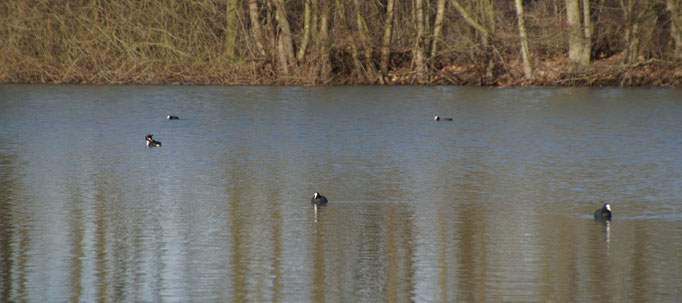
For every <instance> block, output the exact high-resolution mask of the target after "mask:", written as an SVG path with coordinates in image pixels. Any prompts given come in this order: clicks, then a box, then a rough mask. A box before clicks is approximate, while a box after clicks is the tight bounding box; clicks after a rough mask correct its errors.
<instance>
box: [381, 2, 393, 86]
mask: <svg viewBox="0 0 682 303" xmlns="http://www.w3.org/2000/svg"><path fill="white" fill-rule="evenodd" d="M394 7H395V0H388V2H387V3H386V20H385V21H384V35H383V37H382V39H381V63H380V65H381V66H380V67H381V75H382V77H386V76H387V75H388V59H389V55H390V54H391V47H390V46H391V32H392V29H393V10H394ZM382 80H383V79H382Z"/></svg>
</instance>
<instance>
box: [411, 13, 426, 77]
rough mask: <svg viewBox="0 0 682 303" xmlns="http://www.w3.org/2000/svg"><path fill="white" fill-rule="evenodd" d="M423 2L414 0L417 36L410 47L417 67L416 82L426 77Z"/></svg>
mask: <svg viewBox="0 0 682 303" xmlns="http://www.w3.org/2000/svg"><path fill="white" fill-rule="evenodd" d="M423 4H424V2H423V1H422V0H415V6H414V9H415V15H416V17H417V18H416V21H415V22H416V23H417V36H416V37H415V41H414V46H413V48H412V53H413V59H414V65H415V67H416V69H417V83H419V84H423V83H426V81H427V79H428V74H427V69H426V60H425V56H424V40H425V38H424V7H423Z"/></svg>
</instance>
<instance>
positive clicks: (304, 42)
mask: <svg viewBox="0 0 682 303" xmlns="http://www.w3.org/2000/svg"><path fill="white" fill-rule="evenodd" d="M308 41H310V0H305V4H304V7H303V37H302V38H301V45H300V46H299V48H298V53H297V54H296V60H297V61H298V63H299V64H300V63H302V62H303V57H304V56H305V51H306V48H308Z"/></svg>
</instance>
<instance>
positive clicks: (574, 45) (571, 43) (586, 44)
mask: <svg viewBox="0 0 682 303" xmlns="http://www.w3.org/2000/svg"><path fill="white" fill-rule="evenodd" d="M582 3H583V7H582V8H583V18H582V19H581V16H580V3H579V0H566V21H567V23H568V30H569V33H568V59H569V60H570V61H571V62H573V63H574V64H577V65H580V66H587V65H589V64H590V54H591V49H592V25H591V22H590V4H589V3H590V1H589V0H583V1H582Z"/></svg>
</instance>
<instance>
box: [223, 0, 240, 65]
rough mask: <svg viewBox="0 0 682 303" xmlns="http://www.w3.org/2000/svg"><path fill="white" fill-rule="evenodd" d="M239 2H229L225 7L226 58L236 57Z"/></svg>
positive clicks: (232, 0) (230, 0) (229, 0)
mask: <svg viewBox="0 0 682 303" xmlns="http://www.w3.org/2000/svg"><path fill="white" fill-rule="evenodd" d="M238 18H239V16H238V14H237V0H227V6H226V7H225V53H224V54H225V56H226V57H227V58H228V59H232V58H234V56H235V50H236V47H235V46H236V44H237V31H238V30H239V29H238V28H237V21H238Z"/></svg>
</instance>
